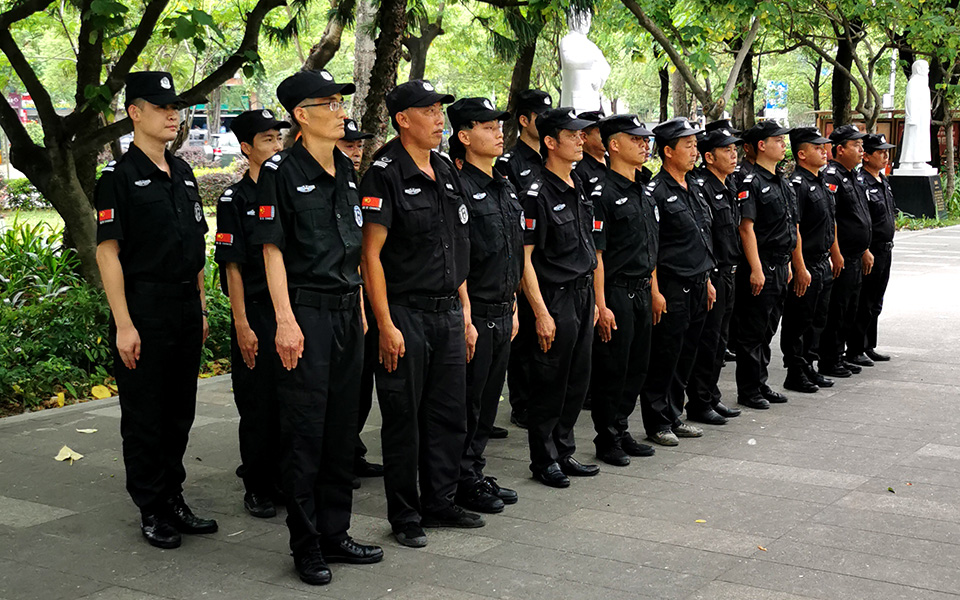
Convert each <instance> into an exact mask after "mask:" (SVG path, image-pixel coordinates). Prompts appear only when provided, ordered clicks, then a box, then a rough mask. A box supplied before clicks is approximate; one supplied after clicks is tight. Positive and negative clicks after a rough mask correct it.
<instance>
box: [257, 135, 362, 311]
mask: <svg viewBox="0 0 960 600" xmlns="http://www.w3.org/2000/svg"><path fill="white" fill-rule="evenodd" d="M333 154H334V167H335V171H336V173H335V175H331V174H330V173H328V172H327V171H326V169H324V168H323V167H322V166H320V163H318V162H317V161H316V159H314V158H313V156H311V155H310V153H309V152H308V151H307V149H306V148H304V147H303V143H302V142H301V141H298V142H297V143H295V144H294V145H293V147H292V148H290V149H289V150H284V151H283V152H281V153H279V154H275V155H274V156H273V157H271V158H270V159H269V160H267V161H265V162H264V163H263V166H262V167H261V168H260V178H259V180H258V181H257V204H258V206H257V220H258V221H259V223H258V224H257V227H256V228H255V229H254V233H253V235H252V236H251V242H252V243H253V244H256V245H258V246H262V245H263V244H273V245H275V246H277V248H279V249H280V250H281V252H283V263H284V266H285V267H286V270H287V287H289V288H290V289H310V290H314V291H318V292H324V293H328V294H346V293H350V292H352V291H354V290H356V289H357V288H358V287H360V273H359V268H360V246H361V242H362V239H363V233H362V230H361V227H362V225H363V214H362V213H361V211H360V196H359V193H358V191H357V174H356V172H355V171H354V169H353V162H352V161H351V160H350V159H349V158H347V157H346V156H345V155H344V154H343V153H342V152H340V151H339V150H334V152H333Z"/></svg>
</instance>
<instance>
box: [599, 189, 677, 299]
mask: <svg viewBox="0 0 960 600" xmlns="http://www.w3.org/2000/svg"><path fill="white" fill-rule="evenodd" d="M639 175H640V172H639V171H638V172H637V176H638V177H639ZM590 196H591V198H593V211H594V216H593V220H594V227H593V230H594V233H593V240H594V243H595V244H596V247H597V250H599V251H601V252H603V275H604V277H605V278H606V280H608V281H612V280H613V279H616V278H625V279H640V278H643V277H650V274H651V273H653V270H654V269H655V268H656V266H657V249H658V246H659V243H660V234H659V227H658V223H657V220H658V216H659V211H658V209H657V204H656V202H654V200H653V194H652V193H651V192H650V191H649V190H647V189H646V186H645V185H644V183H643V182H641V181H640V180H639V178H638V179H637V180H635V181H630V180H629V179H627V178H626V177H624V176H623V175H620V174H619V173H617V172H616V171H612V170H608V171H607V172H606V175H605V176H604V178H603V183H601V184H597V185H596V186H595V187H594V190H593V191H592V192H590Z"/></svg>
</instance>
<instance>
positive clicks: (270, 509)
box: [243, 492, 277, 519]
mask: <svg viewBox="0 0 960 600" xmlns="http://www.w3.org/2000/svg"><path fill="white" fill-rule="evenodd" d="M243 507H244V508H245V509H247V512H248V513H250V516H252V517H257V518H258V519H269V518H270V517H275V516H277V507H276V506H275V505H274V504H273V500H271V499H270V497H269V496H265V495H263V494H260V493H258V492H247V493H246V494H244V495H243Z"/></svg>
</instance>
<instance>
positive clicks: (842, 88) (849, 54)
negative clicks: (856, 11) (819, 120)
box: [831, 35, 856, 127]
mask: <svg viewBox="0 0 960 600" xmlns="http://www.w3.org/2000/svg"><path fill="white" fill-rule="evenodd" d="M837 37H838V38H839V39H838V40H837V55H836V59H837V62H838V63H840V64H841V65H843V67H844V68H845V69H847V71H850V72H851V73H852V72H853V71H852V69H853V53H854V52H856V45H855V44H852V43H850V41H849V40H848V39H847V38H846V36H843V35H840V36H837ZM831 96H832V97H831V99H832V101H833V106H832V107H831V108H832V110H833V126H834V127H840V126H841V125H846V124H848V123H850V120H851V118H850V117H851V108H850V78H849V77H847V76H846V75H845V74H844V73H843V72H842V71H841V70H840V69H837V68H834V69H833V89H832V90H831Z"/></svg>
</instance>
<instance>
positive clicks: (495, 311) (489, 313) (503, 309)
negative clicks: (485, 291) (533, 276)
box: [470, 300, 513, 319]
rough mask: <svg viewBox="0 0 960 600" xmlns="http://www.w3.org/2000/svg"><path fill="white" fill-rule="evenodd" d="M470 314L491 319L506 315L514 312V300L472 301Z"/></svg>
mask: <svg viewBox="0 0 960 600" xmlns="http://www.w3.org/2000/svg"><path fill="white" fill-rule="evenodd" d="M470 314H471V315H472V316H474V317H483V318H485V319H490V318H493V317H506V316H507V315H512V314H513V301H510V302H493V303H491V302H475V301H473V300H471V301H470Z"/></svg>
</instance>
